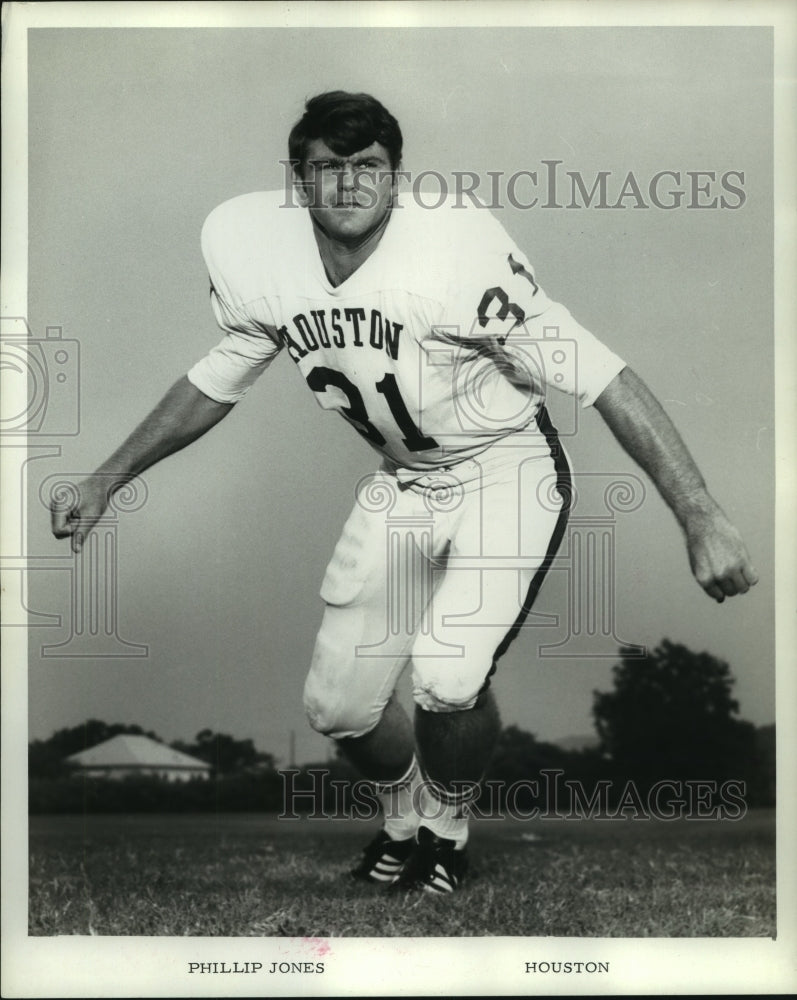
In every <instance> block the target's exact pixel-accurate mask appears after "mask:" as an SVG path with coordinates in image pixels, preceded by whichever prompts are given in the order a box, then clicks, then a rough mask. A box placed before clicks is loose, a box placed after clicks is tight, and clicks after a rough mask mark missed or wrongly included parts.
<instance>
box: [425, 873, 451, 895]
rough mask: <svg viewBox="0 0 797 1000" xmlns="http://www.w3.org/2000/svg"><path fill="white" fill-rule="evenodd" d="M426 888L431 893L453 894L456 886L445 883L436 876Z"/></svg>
mask: <svg viewBox="0 0 797 1000" xmlns="http://www.w3.org/2000/svg"><path fill="white" fill-rule="evenodd" d="M425 888H427V889H429V891H430V892H453V891H454V886H453V885H451V883H450V882H444V881H443V879H441V878H438V877H437V876H436V875H435V877H434V878H433V879H432V881H431V882H428V883H427V884H426V886H425Z"/></svg>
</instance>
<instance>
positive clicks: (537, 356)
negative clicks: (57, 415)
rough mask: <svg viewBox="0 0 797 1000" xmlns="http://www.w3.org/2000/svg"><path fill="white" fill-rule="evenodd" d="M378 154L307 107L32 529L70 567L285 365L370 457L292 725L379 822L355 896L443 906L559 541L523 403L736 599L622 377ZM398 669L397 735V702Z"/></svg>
mask: <svg viewBox="0 0 797 1000" xmlns="http://www.w3.org/2000/svg"><path fill="white" fill-rule="evenodd" d="M401 152H402V135H401V130H400V128H399V125H398V122H397V121H396V120H395V118H394V117H393V116H392V115H391V114H390V113H389V112H388V111H387V109H386V108H384V107H383V106H382V104H380V103H379V101H377V100H375V99H374V98H373V97H371V96H369V95H366V94H349V93H344V92H339V91H337V92H332V93H326V94H321V95H319V96H317V97H314V98H312V99H311V100H309V101H308V102H307V105H306V110H305V113H304V115H303V117H302V118H301V119H300V121H298V122H297V123H296V125H295V126H294V128H293V130H292V131H291V134H290V137H289V153H290V159H291V163H292V165H293V170H294V172H295V192H294V193H295V197H294V194H291V196H287V195H286V192H285V191H280V192H258V193H254V194H248V195H244V196H241V197H238V198H233V199H232V200H231V201H228V202H225V203H224V204H222V205H221V206H220V207H218V208H217V209H215V210H214V211H213V212H212V213H211V214H210V216H209V217H208V219H207V221H206V223H205V226H204V228H203V233H202V248H203V253H204V257H205V261H206V264H207V268H208V272H209V275H210V288H211V303H212V307H213V311H214V313H215V316H216V319H217V321H218V323H219V325H220V327H221V328H222V330H223V331H224V336H223V339H222V340H221V342H220V343H219V344H218V346H216V347H215V348H214V349H213V350H211V351H210V352H209V353H208V354H207V355H206V356H205V357H204V358H202V359H201V360H200V361H199V362H198V363H197V364H195V365H194V366H193V367H192V368H191V369H190V371H188V373H187V376H185V377H183V378H181V379H180V380H179V381H178V382H177V383H176V384H175V385H174V386H173V387H172V389H171V390H170V391H169V392H168V393H167V394H166V396H165V397H164V399H163V400H162V401H161V402H160V404H159V405H158V406H157V407H156V408H155V409H154V410H153V412H152V413H151V414H150V415H149V416H148V417H147V418H146V419H145V420H144V422H143V423H142V424H141V425H140V426H139V427H138V428H137V429H136V430H135V431H134V432H133V434H132V435H131V436H130V437H129V438H128V439H127V440H126V441H125V442H124V444H123V445H122V446H121V447H120V448H119V449H118V450H117V451H116V452H115V453H114V454H113V455H112V456H111V457H110V458H109V459H108V460H107V461H106V462H105V463H103V465H102V466H100V468H99V469H98V470H97V472H96V473H95V475H93V476H91V477H88V478H87V479H86V480H84V481H83V482H82V483H81V484H80V500H79V502H78V503H76V504H75V505H74V506H72V507H71V508H70V509H60V508H58V507H55V508H54V509H53V531H54V533H55V535H56V536H57V537H59V538H62V537H67V536H69V537H71V539H72V546H73V548H74V549H75V550H76V551H77V550H79V548H80V546H81V544H82V540H83V539H84V538H85V536H86V533H87V532H88V531H89V530H90V529H91V527H92V526H93V525H94V523H95V522H96V520H97V519H98V517H99V516H100V515H101V513H102V511H103V510H104V508H105V506H106V504H107V501H108V496H109V492H112V491H113V490H114V489H117V488H118V487H120V486H121V485H123V484H124V483H125V482H126V481H128V480H129V479H130V478H131V477H133V476H135V475H137V474H139V473H141V472H143V471H144V470H145V469H147V468H149V467H150V466H151V465H152V464H153V463H155V462H157V461H159V460H160V459H162V458H164V457H166V456H167V455H169V454H171V453H173V452H175V451H177V450H178V449H180V448H182V447H184V446H185V445H187V444H189V443H190V442H192V441H194V440H195V439H196V438H198V437H199V436H200V435H202V434H204V433H205V432H206V431H207V430H208V429H209V428H210V427H212V426H213V425H214V424H216V423H218V421H220V420H221V419H222V418H223V417H224V416H225V415H226V414H227V413H228V412H229V411H230V409H231V408H232V407H233V406H234V405H236V404H237V403H238V401H239V400H240V399H242V398H243V396H244V395H245V394H246V392H247V391H248V390H249V388H250V387H251V385H252V384H253V383H254V381H255V380H256V379H257V378H258V377H259V376H260V375H261V374H262V373H263V372H265V370H266V369H267V368H268V367H269V366H270V364H271V363H272V361H273V360H274V359H275V358H276V357H277V355H278V354H279V353H280V352H285V353H287V354H288V356H289V357H290V359H291V361H292V362H293V364H294V365H295V366H296V368H297V369H298V374H299V376H300V377H301V378H303V379H304V381H305V382H306V383H307V386H308V388H309V390H310V391H311V392H313V393H314V395H315V398H316V400H317V401H318V403H319V404H320V406H321V407H323V408H324V409H331V410H335V411H337V412H338V413H339V414H341V416H342V417H343V418H344V419H345V420H346V421H348V423H350V424H351V426H352V428H353V429H354V430H355V431H356V432H357V433H358V434H360V435H361V436H362V437H363V438H365V440H366V441H368V443H369V444H370V445H371V446H372V447H373V448H374V449H375V451H376V452H377V453H378V456H379V459H380V462H379V466H378V468H377V470H376V471H375V473H374V474H373V476H371V477H369V478H368V479H367V480H366V481H363V482H362V483H360V484H358V488H357V493H356V502H355V504H354V508H353V510H352V513H351V516H350V517H349V519H348V521H347V523H346V525H345V527H344V529H343V533H342V535H341V538H340V541H339V542H338V544H337V546H336V548H335V551H334V553H333V555H332V558H331V561H330V563H329V566H328V569H327V572H326V575H325V578H324V581H323V584H322V587H321V596H322V597H323V600H324V614H323V620H322V622H321V627H320V629H319V632H318V636H317V639H316V645H315V650H314V654H313V658H312V663H311V666H310V671H309V674H308V677H307V682H306V687H305V704H306V708H307V713H308V717H309V720H310V723H311V725H312V726H313V727H314V728H315V729H316V730H318V731H319V732H321V733H325V734H327V735H328V736H330V737H332V738H333V739H334V740H336V741H337V743H338V745H339V746H340V748H341V749H342V751H343V752H344V753H345V755H346V756H347V757H348V758H349V759H350V760H351V761H352V762H353V763H354V764H355V765H356V766H357V767H358V769H359V770H360V771H361V772H362V774H363V775H364V777H365V778H367V779H368V780H370V781H371V782H373V785H374V787H375V789H376V792H377V794H378V797H379V799H380V801H381V804H382V807H383V814H384V824H383V826H382V828H381V829H380V831H379V833H378V834H377V836H376V838H375V839H374V840H373V842H372V843H371V844H369V845H368V847H367V848H366V849H365V851H364V853H363V857H362V860H361V861H360V863H359V864H358V865H357V866H356V867H355V868H354V870H353V874H354V875H355V876H356V877H358V878H362V879H364V880H367V881H371V882H377V883H385V884H388V885H392V886H394V887H396V888H399V889H425V890H428V891H432V892H440V893H448V892H451V891H453V890H454V889H456V888H457V887H458V886H459V885H460V883H461V881H462V878H463V875H464V873H465V869H466V859H467V853H466V843H467V839H468V803H469V802H470V801H472V800H473V798H474V797H475V796H476V795H477V794H478V791H479V782H480V780H481V778H482V776H483V774H484V770H485V767H486V765H487V763H488V761H489V758H490V755H491V752H492V749H493V747H494V744H495V741H496V739H497V736H498V733H499V715H498V710H497V708H496V702H495V698H494V695H493V692H492V690H491V687H490V684H491V678H492V676H493V675H494V673H495V670H496V664H497V662H498V660H499V659H500V657H501V656H502V654H503V653H504V652H505V651H506V649H507V647H508V645H509V643H510V642H511V641H512V640H513V638H514V637H515V636H516V634H517V632H518V630H519V629H520V628H521V627H522V624H523V621H524V618H525V617H526V615H527V614H528V612H529V609H530V607H531V605H532V602H533V600H534V598H535V596H536V594H537V592H538V590H539V588H540V586H541V584H542V581H543V578H544V576H545V573H546V570H547V568H548V567H549V565H550V563H551V561H552V559H553V557H554V555H555V553H556V550H557V547H558V546H559V543H560V541H561V539H562V537H563V534H564V530H565V525H566V519H567V511H568V507H569V501H570V492H571V491H570V470H569V465H568V461H567V456H566V454H565V452H564V449H563V447H562V445H561V442H560V441H559V439H558V437H557V434H556V431H555V429H554V427H553V426H552V424H551V421H550V419H549V417H548V414H547V412H546V409H545V406H544V394H545V391H546V388H547V387H548V386H554V387H556V388H558V389H561V390H562V391H564V392H566V393H569V394H570V395H571V396H572V397H573V398H574V400H575V401H576V402H577V404H578V405H581V406H584V407H589V406H594V407H595V409H597V410H598V412H599V413H600V414H601V416H602V417H603V419H604V420H605V422H606V424H607V425H608V427H609V428H610V429H611V431H612V432H613V434H614V435H615V437H616V438H617V440H618V441H619V442H620V444H621V445H622V446H623V447H624V448H625V449H626V450H627V451H628V453H629V454H630V455H631V456H632V457H633V458H634V459H635V460H636V461H637V462H638V463H639V464H640V465H641V466H642V468H643V469H644V470H645V471H646V472H647V473H648V475H649V476H650V478H651V479H652V480H653V482H654V483H655V485H656V486H657V488H658V489H659V491H660V493H661V495H662V496H663V498H664V500H665V501H666V502H667V504H668V505H669V507H670V508H671V510H672V512H673V514H674V515H675V517H676V518H677V520H678V522H679V524H680V525H681V527H682V529H683V531H684V536H685V540H686V546H687V551H688V556H689V560H690V564H691V568H692V572H693V573H694V575H695V577H696V578H697V581H698V583H699V584H700V585H701V586H702V587H703V589H704V590H705V591H706V592H707V593H708V594H709V595H710V596H711V597H713V598H714V599H715V600H717V601H723V600H724V599H725V598H726V597H729V596H732V595H734V594H741V593H745V592H746V591H747V590H748V589H749V587H750V586H751V585H753V584H755V583H756V581H757V577H756V573H755V570H754V569H753V567H752V565H751V563H750V560H749V557H748V554H747V552H746V549H745V546H744V544H743V542H742V539H741V538H740V536H739V533H738V532H737V530H736V529H735V528H734V526H733V525H732V524H731V523H730V522H729V521H728V519H727V518H726V516H725V515H724V513H723V512H722V510H721V509H720V508H719V506H718V505H717V503H716V502H715V501H714V499H713V498H712V497H711V496H710V495H709V493H708V491H707V489H706V485H705V483H704V481H703V478H702V476H701V474H700V472H699V470H698V469H697V467H696V466H695V463H694V461H693V460H692V458H691V457H690V455H689V453H688V451H687V449H686V448H685V446H684V444H683V443H682V441H681V438H680V437H679V435H678V433H677V431H676V430H675V428H674V427H673V425H672V423H671V422H670V420H669V418H668V417H667V415H666V414H665V412H664V411H663V409H662V407H661V406H660V405H659V403H658V402H657V401H656V399H655V398H654V397H653V396H652V395H651V393H650V391H649V390H648V389H647V388H646V386H645V384H644V383H643V382H642V381H641V379H640V378H639V377H638V376H637V375H636V374H635V373H634V372H633V371H632V369H631V368H630V367H628V366H627V365H626V364H625V362H624V361H623V360H622V359H621V358H619V357H618V356H617V355H616V354H614V353H613V352H612V351H611V350H610V349H609V348H608V347H606V346H605V345H604V344H602V343H601V342H600V341H599V340H598V339H597V338H596V337H594V336H593V335H592V334H591V333H590V332H589V331H587V330H586V329H584V328H583V327H582V326H581V325H580V324H579V323H578V322H577V321H576V320H575V319H574V318H573V317H572V316H571V315H570V313H569V312H568V310H567V309H566V308H565V307H564V306H562V305H560V304H558V303H556V302H552V301H551V300H550V299H548V297H547V296H546V294H545V292H544V291H543V289H542V288H541V287H540V285H539V284H538V282H537V279H536V277H535V274H534V271H533V269H532V267H531V264H530V263H529V261H528V260H527V259H526V257H525V255H524V254H523V252H522V250H521V249H520V248H518V247H517V246H516V245H515V243H514V242H513V241H512V239H510V237H509V236H508V235H507V233H506V232H505V231H504V229H503V227H502V226H501V225H500V224H499V223H498V221H497V220H496V219H495V218H494V217H493V215H491V214H490V212H489V211H486V210H484V209H483V208H481V207H480V206H477V205H475V204H470V205H467V206H465V205H462V204H460V205H457V204H456V203H455V202H452V201H451V200H449V199H440V201H439V204H438V205H437V206H436V207H435V208H434V209H433V210H432V209H430V208H428V207H426V206H425V205H422V204H420V203H419V201H418V199H415V198H413V197H411V196H409V195H407V194H400V193H399V184H398V174H399V169H400V163H401ZM109 482H110V484H111V485H110V488H109ZM408 665H411V670H412V690H413V698H414V702H415V710H414V719H412V720H411V719H410V718H409V716H408V715H407V713H406V712H405V710H404V708H403V707H402V706H401V704H400V703H399V702H398V701H397V700H396V698H395V695H394V691H395V688H396V684H397V681H398V679H399V677H400V675H401V674H402V672H403V671H404V669H405V668H406V667H407V666H408Z"/></svg>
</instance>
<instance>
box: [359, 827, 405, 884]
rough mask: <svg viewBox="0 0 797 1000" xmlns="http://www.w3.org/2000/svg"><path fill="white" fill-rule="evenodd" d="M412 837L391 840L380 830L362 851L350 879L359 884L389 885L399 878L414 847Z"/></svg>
mask: <svg viewBox="0 0 797 1000" xmlns="http://www.w3.org/2000/svg"><path fill="white" fill-rule="evenodd" d="M416 846H417V845H416V842H415V838H414V837H409V838H408V839H407V840H392V839H391V838H390V837H388V835H387V834H386V833H385V831H384V830H380V831H379V833H377V835H376V836H375V837H374V839H373V840H372V841H371V843H370V844H368V846H367V847H366V848H365V849H364V850H363V856H362V859H361V860H360V862H359V864H358V865H356V866H355V867H354V868H352V870H351V872H350V874H351V877H352V878H355V879H357V880H358V881H360V882H372V883H374V884H382V885H391V884H392V883H393V882H395V881H396V879H397V878H398V877H399V875H400V874H401V872H402V871H403V869H404V865H405V864H406V863H407V860H408V858H409V857H410V855H411V854H412V852H413V851H414V849H415V847H416Z"/></svg>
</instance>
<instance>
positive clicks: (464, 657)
mask: <svg viewBox="0 0 797 1000" xmlns="http://www.w3.org/2000/svg"><path fill="white" fill-rule="evenodd" d="M507 452H508V455H507V457H508V458H511V457H512V456H511V454H509V449H507ZM521 454H522V453H521ZM533 457H534V456H527V455H522V457H521V458H520V459H519V460H518V461H517V463H516V465H515V466H514V468H509V469H508V468H507V467H506V466H504V467H499V468H497V469H489V468H488V469H487V470H486V471H485V476H484V478H483V480H482V482H481V484H480V488H479V489H478V491H469V492H468V494H467V496H466V502H465V504H464V505H463V507H462V511H461V516H460V518H459V521H458V523H457V525H456V528H455V531H454V533H453V537H452V539H451V548H450V551H449V555H448V560H447V564H446V568H445V572H444V577H443V580H442V582H441V583H440V585H439V586H438V587H437V588H436V590H435V594H434V600H433V605H434V606H433V609H432V614H431V618H432V620H433V622H434V631H435V632H436V634H437V636H438V637H439V639H440V640H442V641H443V642H445V643H448V644H449V645H450V646H453V647H458V648H459V650H460V652H459V655H458V656H454V657H451V656H449V657H441V656H438V655H436V654H435V651H434V650H433V649H431V648H430V647H429V642H428V637H427V636H423V635H420V636H418V637H417V639H416V642H415V644H414V646H413V649H412V660H413V696H414V699H415V702H416V706H417V707H416V716H415V729H416V741H417V746H418V752H419V758H420V762H421V766H422V768H423V773H424V778H425V779H426V780H425V781H424V783H423V786H422V794H421V796H420V807H419V812H420V828H419V832H418V839H419V851H418V857H417V859H414V863H413V864H412V865H410V866H408V868H407V869H406V870H405V872H404V873H403V875H402V879H401V883H400V885H401V887H402V888H424V889H430V890H437V891H440V892H446V891H448V892H450V891H452V890H453V889H456V888H457V886H458V885H459V882H460V881H461V878H462V875H463V874H464V870H465V864H466V859H465V850H464V848H465V844H466V843H467V839H468V803H469V802H472V801H473V800H474V799H475V798H476V796H477V795H478V793H479V784H480V781H481V780H482V778H483V777H484V773H485V771H486V769H487V767H488V765H489V762H490V758H491V756H492V753H493V750H494V748H495V744H496V741H497V738H498V735H499V732H500V721H499V715H498V710H497V707H496V704H495V701H494V698H493V695H492V693H491V692H490V691H489V690H488V688H487V686H486V684H485V680H486V678H488V677H489V676H490V674H491V673H492V668H493V667H494V664H495V662H496V660H497V659H498V658H499V657H500V656H501V655H502V654H503V653H504V652H505V651H506V648H507V647H508V645H509V643H510V642H511V641H512V639H513V638H514V637H515V635H516V634H517V631H518V630H519V628H520V627H521V625H522V623H523V621H524V619H525V617H526V614H527V613H528V610H529V608H530V606H531V603H532V602H533V600H534V597H535V595H536V592H537V590H538V589H539V587H540V585H541V583H542V579H543V578H544V576H545V573H546V571H547V569H548V567H549V565H550V562H551V560H552V558H553V555H554V553H555V551H556V549H557V547H558V545H559V542H560V541H561V537H562V532H563V530H564V525H565V523H566V512H565V510H564V502H563V501H564V495H563V494H561V493H560V495H559V497H558V499H557V498H556V497H555V498H554V499H553V500H552V502H551V503H550V504H545V505H544V504H541V503H539V502H537V503H536V504H532V503H531V502H529V499H530V498H531V499H535V498H537V497H539V496H540V495H541V494H542V495H544V486H545V483H546V479H547V477H550V476H551V473H552V472H553V471H554V465H553V462H552V461H551V460H550V459H549V460H547V461H546V460H545V458H544V459H543V461H540V462H536V461H532V460H531V459H532V458H533ZM513 460H514V459H513ZM527 460H528V465H527V467H526V468H524V466H525V465H526V461H527ZM487 461H488V462H489V458H488V459H487ZM556 471H557V472H558V469H557V470H556ZM557 485H558V481H557ZM527 509H530V510H531V512H532V513H533V517H527V518H526V520H525V523H524V519H523V517H522V514H524V513H526V512H527ZM501 557H506V563H505V564H504V565H503V566H502V565H501V562H500V560H501ZM482 558H484V559H485V564H486V565H485V567H484V568H483V569H482V568H480V567H479V562H480V561H481V559H482ZM496 562H497V565H496Z"/></svg>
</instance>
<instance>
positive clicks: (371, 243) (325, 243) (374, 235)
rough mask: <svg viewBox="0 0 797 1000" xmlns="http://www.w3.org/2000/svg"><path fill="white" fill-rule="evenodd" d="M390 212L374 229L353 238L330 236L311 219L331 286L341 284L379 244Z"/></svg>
mask: <svg viewBox="0 0 797 1000" xmlns="http://www.w3.org/2000/svg"><path fill="white" fill-rule="evenodd" d="M390 215H391V213H390V212H388V213H387V214H386V215H385V217H384V218H383V219H382V221H381V222H380V223H379V225H378V226H377V227H376V229H372V230H371V231H370V232H368V233H364V234H363V235H362V236H361V237H359V238H358V239H355V240H339V239H335V238H334V237H331V236H330V235H329V234H328V233H327V232H326V230H325V229H323V228H322V227H321V226H319V225H318V223H317V222H316V221H315V219H313V233H314V235H315V241H316V244H317V245H318V252H319V254H320V255H321V262H322V263H323V265H324V270H325V271H326V273H327V277H328V278H329V280H330V282H331V283H332V285H333V286H335V287H337V286H338V285H341V284H342V283H343V282H344V281H346V279H347V278H350V277H351V276H352V275H353V274H354V272H355V271H356V270H357V269H358V268H359V267H360V266H361V265H362V264H364V263H365V262H366V260H368V258H369V257H370V256H371V254H372V253H373V252H374V250H376V248H377V247H378V246H379V241H380V240H381V239H382V236H383V235H384V232H385V229H386V228H387V224H388V222H389V220H390Z"/></svg>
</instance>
